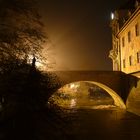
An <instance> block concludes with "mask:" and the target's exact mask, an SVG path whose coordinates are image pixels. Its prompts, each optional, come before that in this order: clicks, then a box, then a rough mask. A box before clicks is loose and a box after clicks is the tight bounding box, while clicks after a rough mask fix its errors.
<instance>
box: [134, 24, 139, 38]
mask: <svg viewBox="0 0 140 140" xmlns="http://www.w3.org/2000/svg"><path fill="white" fill-rule="evenodd" d="M135 33H136V36H139V25H138V24H136V25H135Z"/></svg>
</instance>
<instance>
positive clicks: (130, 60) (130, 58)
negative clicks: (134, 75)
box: [129, 56, 132, 66]
mask: <svg viewBox="0 0 140 140" xmlns="http://www.w3.org/2000/svg"><path fill="white" fill-rule="evenodd" d="M129 64H130V66H132V56H129Z"/></svg>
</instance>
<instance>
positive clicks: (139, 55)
mask: <svg viewBox="0 0 140 140" xmlns="http://www.w3.org/2000/svg"><path fill="white" fill-rule="evenodd" d="M137 63H140V51H139V52H137Z"/></svg>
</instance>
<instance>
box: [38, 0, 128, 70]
mask: <svg viewBox="0 0 140 140" xmlns="http://www.w3.org/2000/svg"><path fill="white" fill-rule="evenodd" d="M125 1H127V0H104V1H103V0H40V1H39V2H40V4H39V5H40V7H41V8H40V11H41V14H42V17H43V21H44V24H45V28H46V29H45V30H46V32H47V34H48V37H49V43H48V45H50V46H52V47H53V48H54V50H55V53H56V55H55V59H56V64H57V68H56V69H57V70H112V61H111V59H110V58H108V55H109V50H110V49H111V45H112V44H111V29H110V27H109V23H110V13H111V11H113V10H114V9H116V8H118V7H119V6H120V5H122V4H123V3H124V2H125Z"/></svg>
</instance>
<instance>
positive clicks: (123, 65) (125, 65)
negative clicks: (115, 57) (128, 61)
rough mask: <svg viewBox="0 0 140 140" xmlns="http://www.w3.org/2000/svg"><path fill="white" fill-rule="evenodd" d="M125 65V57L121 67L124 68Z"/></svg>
mask: <svg viewBox="0 0 140 140" xmlns="http://www.w3.org/2000/svg"><path fill="white" fill-rule="evenodd" d="M125 67H126V65H125V59H123V68H125Z"/></svg>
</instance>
